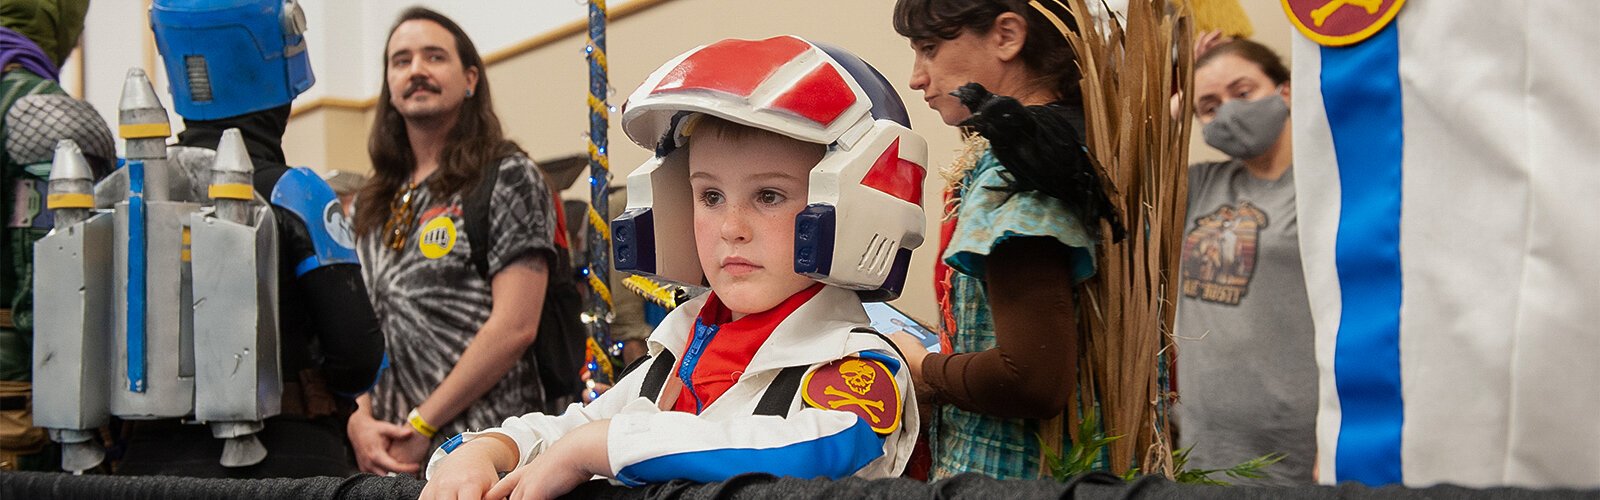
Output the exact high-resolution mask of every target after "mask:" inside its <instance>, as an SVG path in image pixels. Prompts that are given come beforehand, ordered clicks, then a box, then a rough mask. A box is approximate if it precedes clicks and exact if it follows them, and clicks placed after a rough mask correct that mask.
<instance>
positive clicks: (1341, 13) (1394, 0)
mask: <svg viewBox="0 0 1600 500" xmlns="http://www.w3.org/2000/svg"><path fill="white" fill-rule="evenodd" d="M1282 2H1283V12H1284V14H1287V15H1288V16H1289V22H1290V23H1293V24H1294V27H1295V28H1297V29H1299V30H1300V33H1301V34H1303V35H1305V36H1306V38H1310V39H1311V41H1314V42H1317V43H1319V44H1322V45H1326V46H1329V47H1341V46H1345V45H1354V44H1357V43H1361V41H1363V40H1366V39H1367V38H1371V37H1372V35H1373V34H1376V33H1377V32H1378V31H1379V30H1382V29H1383V27H1384V26H1388V25H1389V22H1390V21H1393V20H1394V17H1395V15H1397V14H1399V13H1400V7H1401V6H1402V5H1405V3H1406V1H1405V0H1282Z"/></svg>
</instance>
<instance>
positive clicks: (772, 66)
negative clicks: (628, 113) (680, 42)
mask: <svg viewBox="0 0 1600 500" xmlns="http://www.w3.org/2000/svg"><path fill="white" fill-rule="evenodd" d="M810 49H811V45H810V44H808V43H806V42H805V41H803V40H800V39H798V38H795V37H792V36H779V37H772V38H768V39H766V40H756V41H751V40H723V41H720V42H717V43H713V44H711V45H707V46H705V48H702V49H700V50H698V51H695V53H694V54H693V55H690V56H689V57H688V58H685V59H684V60H683V62H680V63H678V65H677V66H676V67H674V68H672V70H671V71H668V72H667V75H666V76H664V77H662V78H661V83H659V84H657V85H656V88H655V89H653V90H651V91H650V94H651V95H655V94H662V93H667V92H680V91H684V90H710V91H715V92H722V93H725V94H730V95H734V96H738V97H750V93H751V92H754V91H755V89H756V87H757V86H759V85H761V82H763V81H766V79H767V78H768V77H770V76H772V74H773V73H776V72H777V71H778V68H781V67H783V65H784V64H787V63H788V62H789V61H791V60H793V59H794V57H795V56H798V55H800V54H802V53H804V52H805V51H807V50H810Z"/></svg>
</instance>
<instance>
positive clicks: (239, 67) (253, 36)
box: [150, 0, 316, 120]
mask: <svg viewBox="0 0 1600 500" xmlns="http://www.w3.org/2000/svg"><path fill="white" fill-rule="evenodd" d="M150 27H151V29H152V30H154V31H155V35H156V46H157V47H158V48H159V49H160V51H161V60H162V62H163V63H164V64H166V68H167V82H168V83H169V84H170V88H171V91H172V98H173V99H172V100H173V105H174V107H176V108H177V110H178V114H180V115H183V117H184V118H188V119H191V120H215V119H220V118H229V117H233V116H239V115H242V114H245V113H250V112H254V111H261V110H264V109H270V108H274V107H278V106H282V105H284V104H288V103H289V102H290V101H292V100H294V98H295V96H297V95H300V93H301V92H305V90H306V89H308V88H311V84H313V83H315V82H316V77H315V76H313V75H312V74H311V60H310V58H309V57H308V56H307V54H306V39H305V29H306V18H305V12H304V11H302V10H301V9H300V4H299V2H297V1H296V0H155V1H154V2H153V3H152V5H151V6H150Z"/></svg>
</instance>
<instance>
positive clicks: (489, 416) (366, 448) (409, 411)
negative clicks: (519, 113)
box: [348, 8, 582, 474]
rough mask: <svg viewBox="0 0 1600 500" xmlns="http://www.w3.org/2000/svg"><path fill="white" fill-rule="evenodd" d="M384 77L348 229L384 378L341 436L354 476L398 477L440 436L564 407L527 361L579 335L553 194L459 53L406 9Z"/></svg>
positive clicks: (561, 388)
mask: <svg viewBox="0 0 1600 500" xmlns="http://www.w3.org/2000/svg"><path fill="white" fill-rule="evenodd" d="M384 68H385V69H384V73H385V86H384V88H383V91H382V95H381V96H380V98H379V100H378V103H379V104H378V106H379V109H378V113H377V118H376V120H375V122H374V124H373V130H372V136H371V139H370V141H369V143H368V153H369V154H370V155H371V157H372V164H373V176H372V178H371V179H370V180H369V181H368V182H367V184H366V186H365V187H363V188H362V191H361V193H360V194H359V196H358V198H357V201H356V211H355V212H356V213H355V228H356V234H357V240H358V241H357V245H356V246H357V252H358V253H359V254H360V257H361V262H362V265H363V269H362V273H363V277H364V278H365V281H366V284H367V287H368V289H369V290H370V291H371V298H372V302H373V306H374V309H375V310H376V311H377V313H378V318H379V321H380V322H381V323H382V324H383V329H384V335H385V338H386V341H387V342H388V344H387V345H388V346H389V357H390V360H391V368H390V369H389V370H388V371H387V372H385V373H384V375H383V376H382V377H380V379H379V381H378V386H377V387H376V389H374V390H373V392H372V393H371V394H369V395H367V396H364V397H362V398H361V399H360V408H359V409H358V410H357V411H356V413H355V415H353V416H352V417H351V419H350V425H349V428H348V430H349V435H350V441H351V443H352V444H353V446H354V448H355V451H356V459H357V462H358V464H359V465H360V466H361V469H362V470H364V471H368V472H373V473H380V474H382V473H389V472H397V473H408V474H410V473H416V472H417V471H418V469H419V464H420V463H421V461H422V460H423V458H424V457H426V456H427V453H428V452H429V451H430V450H431V449H432V448H434V447H435V446H438V445H439V444H440V443H442V442H443V440H444V439H445V438H448V437H450V436H453V435H455V434H457V433H459V432H461V431H464V430H468V429H481V428H486V427H492V426H494V425H496V424H499V423H500V421H501V419H503V418H505V416H506V415H519V414H522V413H526V412H528V411H530V410H540V409H553V408H558V407H559V406H556V405H565V404H566V403H568V402H571V401H572V399H573V397H574V396H576V394H577V392H578V387H577V385H576V383H575V380H576V378H575V377H562V375H572V374H566V373H563V372H552V371H551V369H552V368H553V367H557V366H562V363H558V362H541V361H543V360H546V359H547V358H543V357H537V358H536V356H535V353H536V352H541V351H542V352H553V351H559V350H544V349H543V348H544V347H545V345H546V343H548V342H553V341H563V340H566V339H570V338H572V336H573V335H574V334H576V335H581V332H580V331H579V329H580V327H579V326H578V325H577V317H576V314H575V311H576V310H577V308H576V306H575V304H577V301H578V296H577V289H576V286H575V283H574V281H573V279H572V272H571V270H570V267H569V264H568V263H567V262H566V260H565V259H566V252H565V250H564V249H563V248H562V247H563V245H564V243H563V242H562V241H561V240H558V239H557V236H556V235H557V234H558V232H557V231H558V223H557V218H556V208H555V206H554V195H553V193H552V192H551V191H550V190H549V189H548V188H546V187H545V182H544V179H543V175H542V172H541V171H540V170H539V168H538V167H537V166H535V165H534V163H533V162H532V161H531V160H529V159H528V157H527V155H526V154H525V153H523V151H522V150H521V148H519V147H518V146H517V145H516V144H515V143H513V142H511V141H509V140H506V139H505V137H504V135H503V133H502V132H501V127H500V119H499V117H497V116H496V115H495V113H494V106H493V104H492V101H491V100H490V95H489V82H488V79H487V78H486V77H485V75H484V71H485V70H484V64H483V59H482V58H481V57H479V55H478V51H477V49H476V48H475V47H474V46H473V44H472V41H471V40H470V39H468V38H467V35H466V33H464V32H463V31H462V30H461V28H460V27H459V26H457V25H456V24H455V23H454V22H452V21H451V20H450V19H449V18H446V17H445V16H443V15H441V14H439V13H437V12H433V11H430V10H427V9H423V8H413V9H410V10H407V11H406V12H404V13H402V14H401V15H400V19H399V21H398V22H397V23H396V24H395V26H394V28H393V29H392V30H391V31H390V35H389V41H388V44H387V47H386V50H385V52H384ZM479 214H486V215H479ZM475 224H477V225H478V226H477V227H474V225H475ZM485 226H486V227H485ZM480 239H481V240H482V241H479V240H480ZM564 312H573V313H572V314H566V313H564ZM535 339H537V340H538V341H539V346H537V347H536V346H535V345H534V343H535ZM579 341H580V342H581V339H579ZM561 352H564V351H561ZM576 355H577V356H578V357H581V355H582V354H581V352H577V353H576ZM572 361H573V362H572V363H571V364H570V366H571V367H573V368H574V369H573V370H572V372H573V374H575V373H576V366H577V365H578V363H580V362H581V360H572ZM569 378H570V379H572V380H573V381H574V383H573V384H571V386H568V384H566V383H564V382H563V383H555V382H556V381H558V380H566V379H569Z"/></svg>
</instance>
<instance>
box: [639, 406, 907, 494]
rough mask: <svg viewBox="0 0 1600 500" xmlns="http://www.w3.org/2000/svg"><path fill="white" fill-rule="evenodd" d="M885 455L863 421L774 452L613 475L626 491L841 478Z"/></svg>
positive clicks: (678, 458)
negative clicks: (683, 482)
mask: <svg viewBox="0 0 1600 500" xmlns="http://www.w3.org/2000/svg"><path fill="white" fill-rule="evenodd" d="M880 456H883V438H881V437H878V433H876V432H873V430H872V426H871V425H867V422H866V421H865V420H861V419H856V423H855V424H853V425H851V426H850V427H847V428H845V429H844V430H841V431H839V432H837V433H834V434H832V435H828V436H823V437H820V438H816V439H812V440H808V441H803V442H799V443H795V444H791V445H788V446H781V447H776V448H763V449H751V448H738V449H715V450H705V451H691V452H685V453H676V454H672V455H664V456H660V457H656V458H652V459H648V460H643V461H640V462H639V463H635V464H633V465H629V466H627V467H623V468H622V470H620V471H617V480H618V481H622V484H626V485H628V486H643V485H646V484H654V483H665V482H667V481H671V480H673V479H688V480H690V481H695V482H700V483H712V482H717V481H723V480H726V479H728V478H730V477H733V476H737V475H739V474H746V473H751V472H757V473H767V474H772V475H774V476H780V477H783V476H787V477H798V478H803V479H811V478H816V477H826V478H829V479H844V478H846V477H850V475H852V474H855V473H856V471H858V470H861V468H862V467H866V466H867V464H869V463H872V461H873V460H876V459H877V458H878V457H880Z"/></svg>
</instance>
